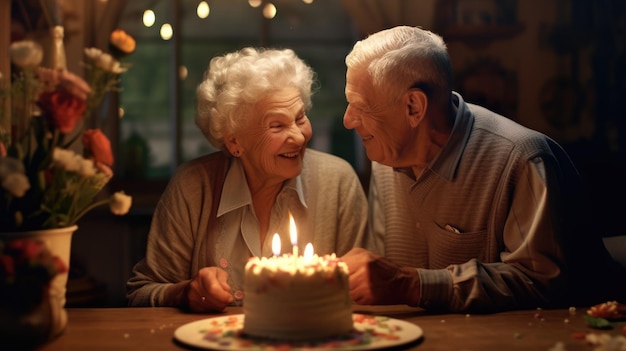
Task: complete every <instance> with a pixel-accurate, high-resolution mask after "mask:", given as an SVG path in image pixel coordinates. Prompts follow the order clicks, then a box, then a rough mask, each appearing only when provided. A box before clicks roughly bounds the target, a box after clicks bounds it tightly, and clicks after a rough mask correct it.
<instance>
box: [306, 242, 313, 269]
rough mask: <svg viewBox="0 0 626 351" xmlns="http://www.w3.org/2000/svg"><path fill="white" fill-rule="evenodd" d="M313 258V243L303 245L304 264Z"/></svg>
mask: <svg viewBox="0 0 626 351" xmlns="http://www.w3.org/2000/svg"><path fill="white" fill-rule="evenodd" d="M312 259H313V244H311V243H308V244H306V246H305V247H304V264H310V263H311V260H312Z"/></svg>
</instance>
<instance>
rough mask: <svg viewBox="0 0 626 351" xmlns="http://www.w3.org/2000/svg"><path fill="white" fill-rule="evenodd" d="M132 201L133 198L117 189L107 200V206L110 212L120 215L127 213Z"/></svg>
mask: <svg viewBox="0 0 626 351" xmlns="http://www.w3.org/2000/svg"><path fill="white" fill-rule="evenodd" d="M132 203H133V198H132V197H130V196H128V195H126V194H125V193H124V192H123V191H118V192H116V193H115V194H113V195H111V198H110V200H109V207H110V208H111V213H113V214H114V215H118V216H122V215H125V214H127V213H128V211H129V210H130V206H131V205H132Z"/></svg>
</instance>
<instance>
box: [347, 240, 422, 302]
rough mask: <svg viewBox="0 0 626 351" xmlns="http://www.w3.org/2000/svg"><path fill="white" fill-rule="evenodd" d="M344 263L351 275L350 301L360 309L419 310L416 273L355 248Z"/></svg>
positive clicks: (418, 281)
mask: <svg viewBox="0 0 626 351" xmlns="http://www.w3.org/2000/svg"><path fill="white" fill-rule="evenodd" d="M341 260H342V261H344V262H345V263H346V264H347V265H348V269H349V271H350V297H351V298H352V300H353V301H354V302H356V303H358V304H361V305H394V304H407V305H410V306H417V303H418V302H419V295H420V280H419V274H418V273H417V269H415V268H408V267H400V266H398V265H397V264H395V263H393V262H391V260H389V259H387V258H385V257H382V256H378V255H376V254H374V253H373V252H370V251H368V250H365V249H362V248H353V249H352V250H350V251H349V252H348V253H346V254H345V255H344V256H342V257H341Z"/></svg>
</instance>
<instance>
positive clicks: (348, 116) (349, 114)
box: [343, 105, 361, 129]
mask: <svg viewBox="0 0 626 351" xmlns="http://www.w3.org/2000/svg"><path fill="white" fill-rule="evenodd" d="M359 124H361V118H360V117H359V115H358V113H357V111H355V110H354V109H353V108H352V107H350V105H348V107H347V108H346V113H345V114H344V115H343V126H344V127H346V129H354V128H356V127H357V126H358V125H359Z"/></svg>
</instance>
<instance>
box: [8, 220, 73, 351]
mask: <svg viewBox="0 0 626 351" xmlns="http://www.w3.org/2000/svg"><path fill="white" fill-rule="evenodd" d="M75 230H76V226H75V225H74V226H72V227H68V228H59V229H47V230H35V231H30V232H20V233H18V234H16V233H5V232H2V233H0V339H2V342H3V345H5V346H8V347H9V348H11V349H30V348H32V347H34V346H37V345H38V344H41V343H44V342H46V341H47V340H49V339H51V338H54V337H56V336H57V335H59V334H60V333H61V332H63V330H64V329H65V326H66V325H67V312H66V311H65V308H64V306H65V289H66V283H67V277H68V273H67V272H68V267H69V256H70V247H71V240H72V234H73V233H74V231H75Z"/></svg>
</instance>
